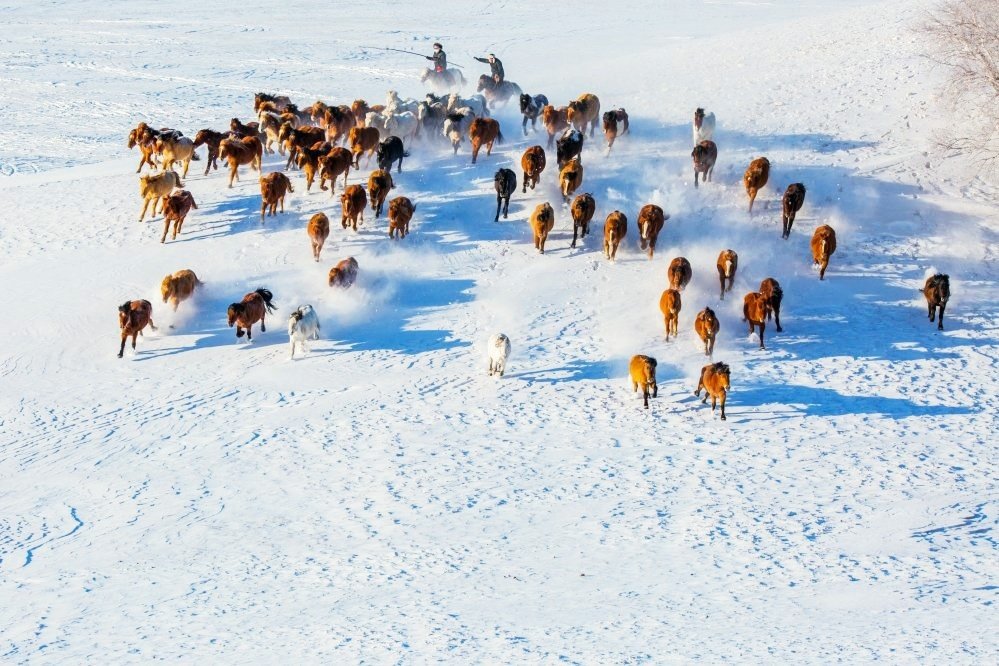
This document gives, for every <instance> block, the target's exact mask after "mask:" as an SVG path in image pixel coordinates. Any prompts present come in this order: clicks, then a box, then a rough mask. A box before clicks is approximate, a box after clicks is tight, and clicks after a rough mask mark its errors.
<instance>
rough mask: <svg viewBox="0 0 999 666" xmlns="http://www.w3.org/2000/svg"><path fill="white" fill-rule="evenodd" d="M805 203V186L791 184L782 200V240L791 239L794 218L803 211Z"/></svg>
mask: <svg viewBox="0 0 999 666" xmlns="http://www.w3.org/2000/svg"><path fill="white" fill-rule="evenodd" d="M804 203H805V186H804V185H803V184H801V183H791V184H790V185H788V186H787V189H786V190H785V191H784V198H783V199H781V222H782V223H783V225H784V229H783V231H782V232H781V238H785V239H786V238H790V237H791V227H792V226H794V216H795V215H796V214H797V213H798V211H799V210H801V206H802V205H803V204H804Z"/></svg>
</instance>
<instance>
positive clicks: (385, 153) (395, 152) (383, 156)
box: [378, 136, 409, 173]
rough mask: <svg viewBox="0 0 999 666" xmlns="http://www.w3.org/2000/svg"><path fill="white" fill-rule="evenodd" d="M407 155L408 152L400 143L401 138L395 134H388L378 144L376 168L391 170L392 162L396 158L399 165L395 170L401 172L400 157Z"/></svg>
mask: <svg viewBox="0 0 999 666" xmlns="http://www.w3.org/2000/svg"><path fill="white" fill-rule="evenodd" d="M403 157H409V153H407V152H406V151H405V149H404V148H403V145H402V139H400V138H399V137H397V136H390V137H389V138H387V139H385V140H384V141H382V142H381V143H379V144H378V168H379V169H385V170H386V171H391V170H392V163H393V162H395V161H396V160H398V161H399V167H398V169H397V170H396V171H397V172H398V173H402V158H403Z"/></svg>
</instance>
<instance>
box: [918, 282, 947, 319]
mask: <svg viewBox="0 0 999 666" xmlns="http://www.w3.org/2000/svg"><path fill="white" fill-rule="evenodd" d="M923 296H925V297H926V305H927V308H928V309H929V315H930V321H933V319H934V317H935V316H936V313H937V309H938V308H939V310H940V319H939V323H938V324H937V330H938V331H942V330H943V316H944V310H946V309H947V301H948V300H950V276H949V275H944V274H942V273H937V274H936V275H933V276H931V277H928V278H926V284H925V285H924V286H923Z"/></svg>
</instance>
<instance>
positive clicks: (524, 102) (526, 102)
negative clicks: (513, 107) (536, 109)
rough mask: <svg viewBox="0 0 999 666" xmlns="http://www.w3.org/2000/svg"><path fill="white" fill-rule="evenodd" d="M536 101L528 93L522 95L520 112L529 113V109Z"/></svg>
mask: <svg viewBox="0 0 999 666" xmlns="http://www.w3.org/2000/svg"><path fill="white" fill-rule="evenodd" d="M532 102H534V100H533V99H532V98H531V96H530V95H528V94H527V93H521V94H520V112H521V113H524V112H526V111H527V107H529V106H530V105H531V103H532Z"/></svg>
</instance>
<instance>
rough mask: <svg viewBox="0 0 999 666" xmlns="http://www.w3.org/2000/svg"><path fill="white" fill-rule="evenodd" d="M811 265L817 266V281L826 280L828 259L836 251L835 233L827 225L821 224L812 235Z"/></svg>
mask: <svg viewBox="0 0 999 666" xmlns="http://www.w3.org/2000/svg"><path fill="white" fill-rule="evenodd" d="M811 245H812V263H814V264H818V266H819V279H820V280H825V279H826V268H828V267H829V257H831V256H832V255H833V252H835V251H836V232H835V231H834V230H833V228H832V227H830V226H829V225H828V224H823V225H822V226H821V227H819V228H817V229H816V230H815V233H814V234H812V243H811Z"/></svg>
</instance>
